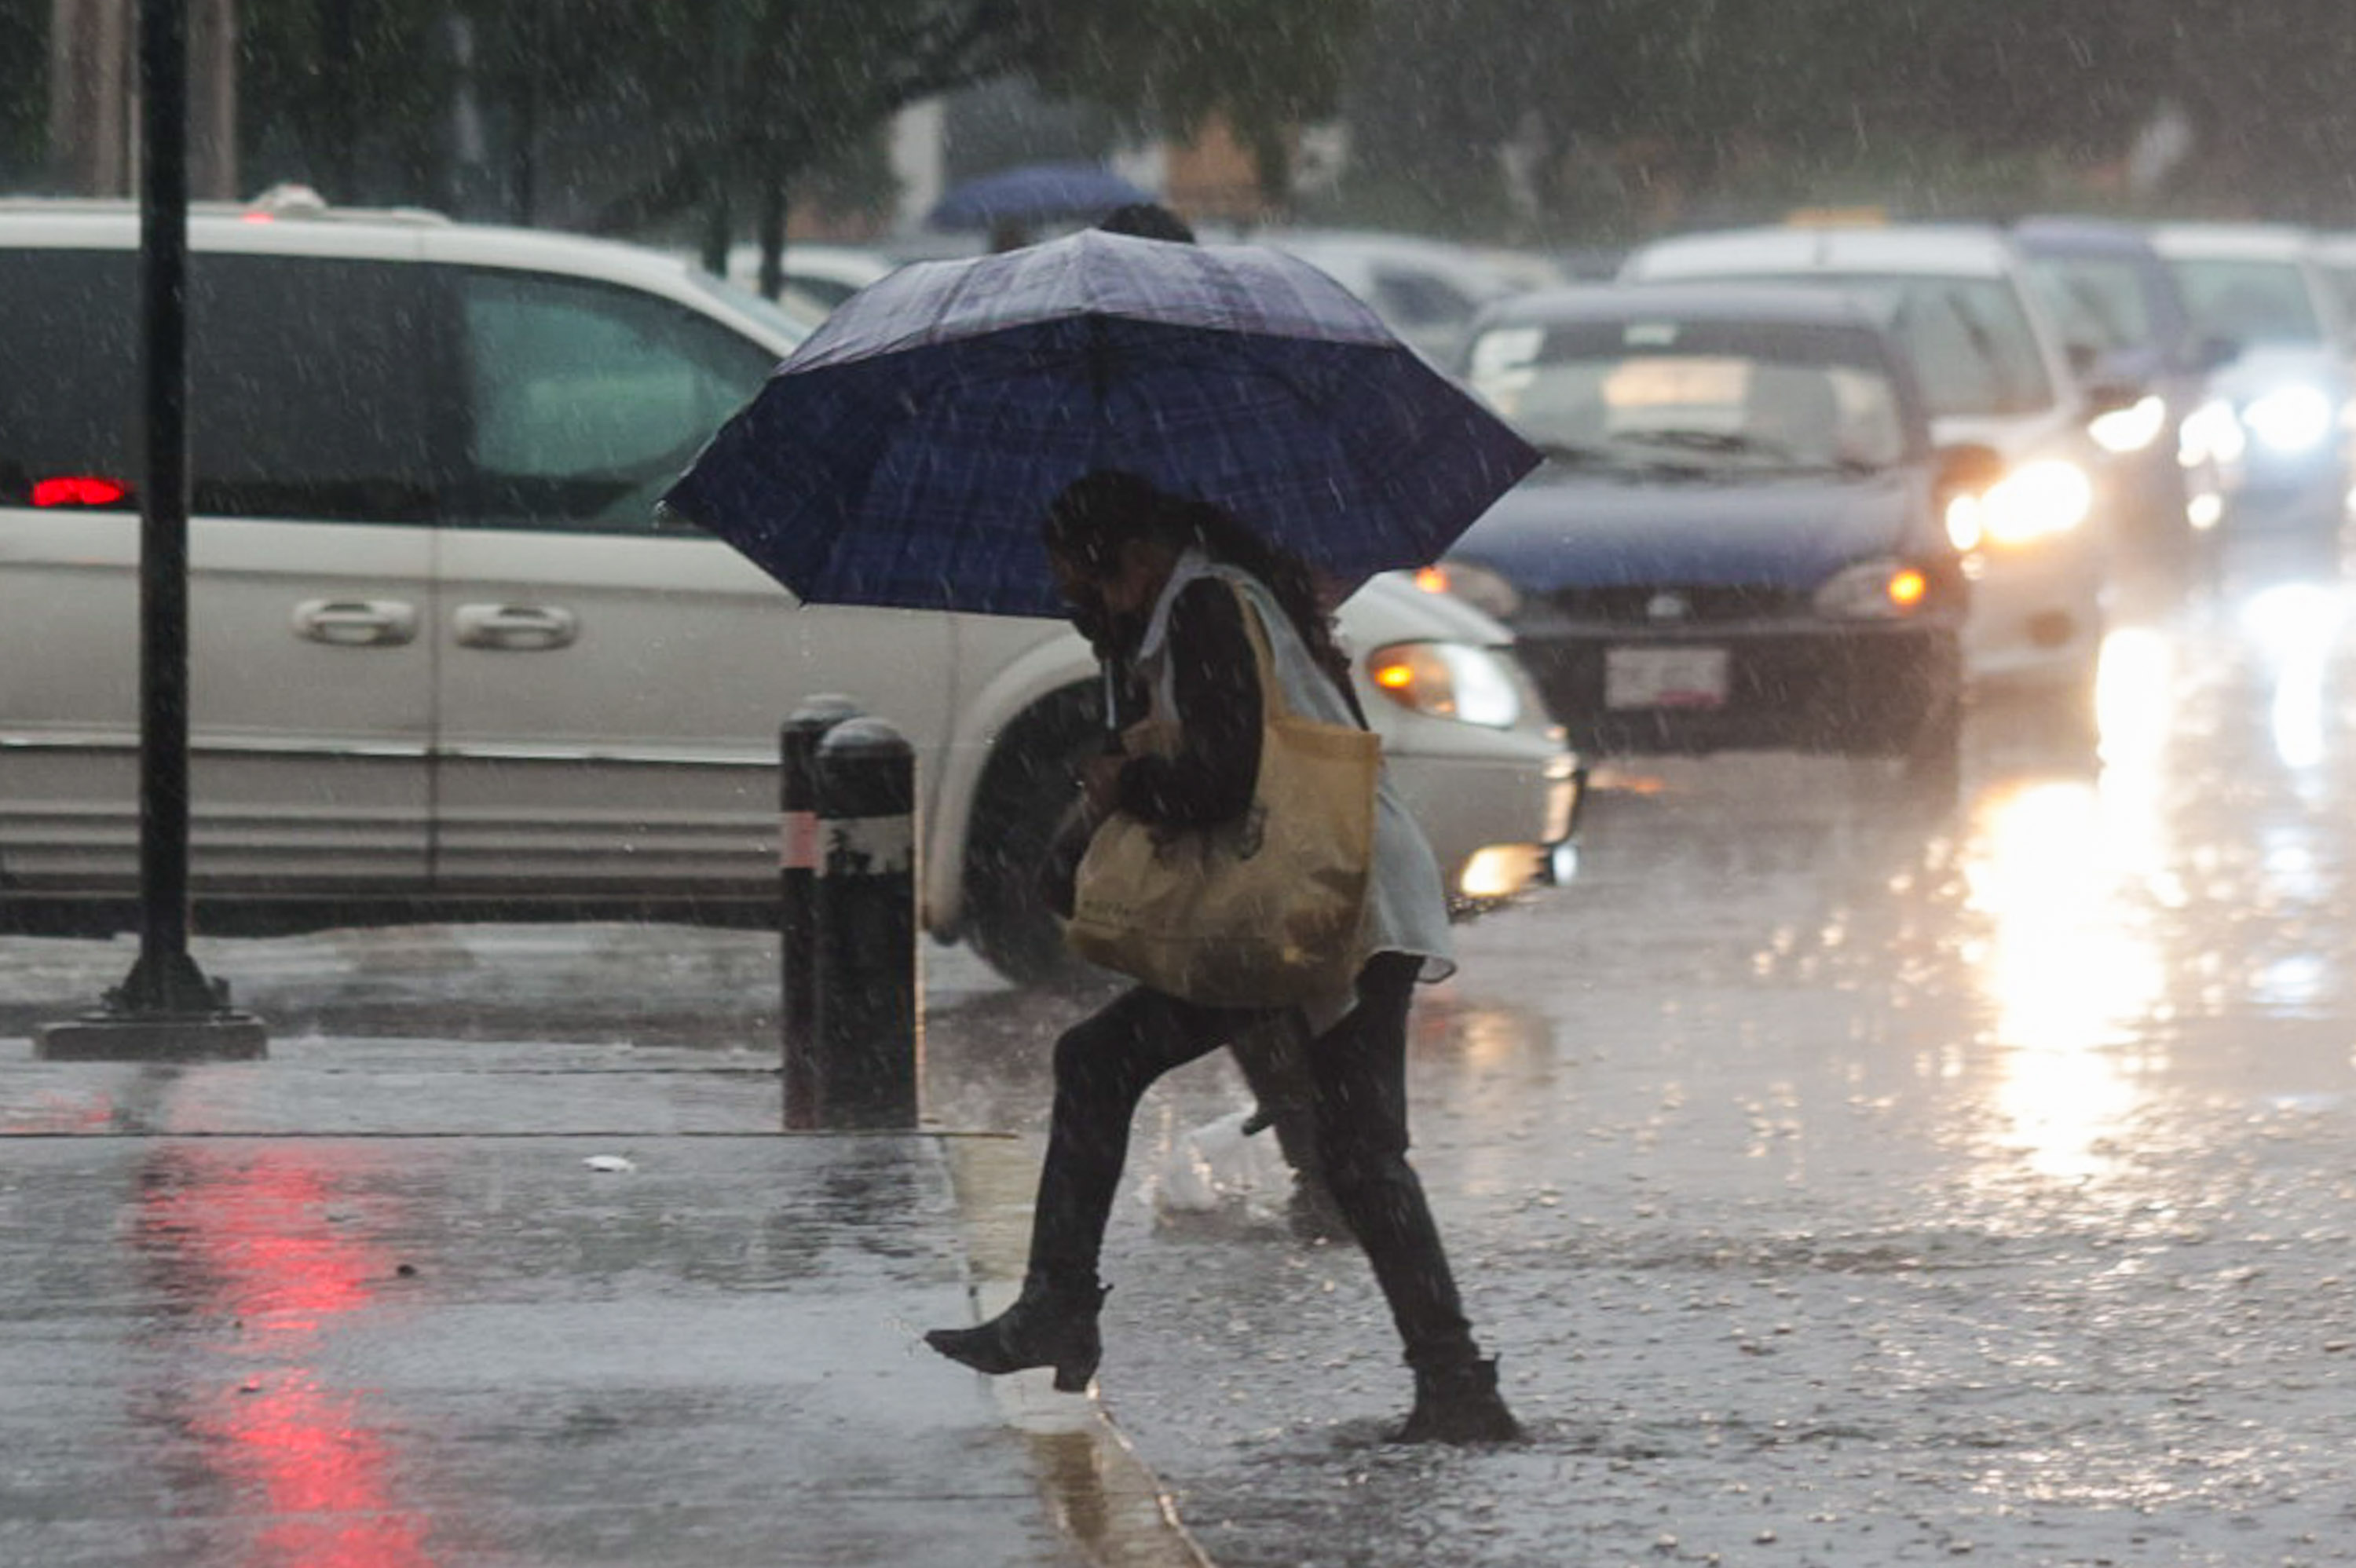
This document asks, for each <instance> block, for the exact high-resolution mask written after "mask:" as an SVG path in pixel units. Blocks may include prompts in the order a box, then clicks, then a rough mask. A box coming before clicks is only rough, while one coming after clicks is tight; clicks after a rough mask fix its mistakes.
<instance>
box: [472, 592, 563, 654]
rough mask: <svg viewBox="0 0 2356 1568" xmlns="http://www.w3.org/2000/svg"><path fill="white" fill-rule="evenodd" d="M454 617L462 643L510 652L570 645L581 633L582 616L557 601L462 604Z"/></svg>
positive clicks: (524, 652)
mask: <svg viewBox="0 0 2356 1568" xmlns="http://www.w3.org/2000/svg"><path fill="white" fill-rule="evenodd" d="M451 620H452V624H454V625H455V627H456V629H457V635H458V645H459V646H461V647H466V648H493V649H498V650H501V651H504V652H508V653H522V654H529V653H540V652H541V651H543V650H545V649H549V648H562V647H567V646H570V645H571V644H572V642H573V638H574V637H576V636H578V635H580V633H581V623H580V621H579V619H578V618H577V617H576V616H574V614H573V612H572V611H570V610H567V609H565V608H563V607H562V606H561V605H556V604H461V605H459V606H458V608H457V610H456V612H455V613H454V614H453V615H452V617H451Z"/></svg>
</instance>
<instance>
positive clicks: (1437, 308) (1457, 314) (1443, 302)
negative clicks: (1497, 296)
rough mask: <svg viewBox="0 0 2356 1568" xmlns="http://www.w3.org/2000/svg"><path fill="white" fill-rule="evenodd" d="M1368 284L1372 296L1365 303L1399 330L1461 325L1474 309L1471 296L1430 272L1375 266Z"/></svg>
mask: <svg viewBox="0 0 2356 1568" xmlns="http://www.w3.org/2000/svg"><path fill="white" fill-rule="evenodd" d="M1370 283H1371V285H1372V288H1373V291H1374V296H1375V297H1374V298H1373V299H1372V300H1370V301H1368V302H1367V303H1369V304H1372V305H1373V306H1374V307H1375V309H1376V312H1377V313H1378V314H1379V315H1381V316H1382V317H1383V319H1384V320H1386V321H1387V322H1391V323H1393V324H1395V325H1399V326H1403V327H1408V328H1415V327H1428V326H1457V325H1462V324H1463V323H1465V322H1467V321H1470V320H1471V319H1472V313H1473V311H1474V310H1475V309H1476V308H1478V307H1477V306H1476V305H1475V304H1474V303H1473V300H1472V296H1471V295H1469V294H1466V293H1463V292H1462V290H1460V289H1458V288H1457V287H1456V286H1455V285H1454V284H1452V283H1449V282H1448V281H1447V280H1446V279H1444V278H1440V277H1435V276H1434V275H1432V274H1431V273H1430V272H1402V271H1400V270H1398V269H1397V268H1394V267H1376V268H1375V269H1374V270H1373V272H1372V273H1371V274H1370Z"/></svg>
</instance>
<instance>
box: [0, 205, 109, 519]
mask: <svg viewBox="0 0 2356 1568" xmlns="http://www.w3.org/2000/svg"><path fill="white" fill-rule="evenodd" d="M136 286H137V283H136V278H135V274H134V261H133V259H132V257H131V256H130V255H129V254H128V253H127V252H122V251H49V250H24V251H0V300H5V301H7V302H8V303H7V306H6V308H5V309H0V506H10V507H21V506H28V505H31V504H33V503H34V502H35V500H36V498H38V500H39V501H40V503H41V504H42V505H59V506H62V505H83V506H87V505H91V504H94V503H97V502H99V501H100V500H101V498H102V497H103V496H106V495H107V494H108V493H109V492H110V491H112V492H114V493H115V494H114V496H113V501H114V504H115V505H117V506H119V507H134V506H135V505H137V503H136V501H135V499H134V498H133V497H132V496H130V493H129V486H130V484H131V480H132V476H133V472H134V466H135V464H136V459H137V453H136V447H135V443H136V441H137V429H136V421H137V418H138V409H139V398H138V347H137V344H136V341H135V334H136V332H137V329H138V320H139V312H138V310H137V308H136V303H135V302H136V299H137V296H136V294H135V293H134V289H135V288H136ZM44 367H47V368H48V369H49V371H50V372H51V373H48V374H44V373H42V368H44ZM83 481H87V482H89V483H81V482H83Z"/></svg>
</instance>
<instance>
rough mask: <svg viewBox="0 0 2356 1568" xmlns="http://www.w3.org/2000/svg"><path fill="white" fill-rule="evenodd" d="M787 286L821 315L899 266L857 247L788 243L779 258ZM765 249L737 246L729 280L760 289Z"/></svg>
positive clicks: (731, 251)
mask: <svg viewBox="0 0 2356 1568" xmlns="http://www.w3.org/2000/svg"><path fill="white" fill-rule="evenodd" d="M778 261H780V262H781V263H782V266H783V271H784V272H785V279H786V286H787V288H789V289H791V290H793V291H794V293H797V294H799V295H800V296H801V297H802V298H803V299H805V300H807V301H809V303H810V304H812V305H814V306H816V307H817V308H818V309H819V311H820V312H821V313H823V312H826V311H830V310H832V309H833V308H834V307H835V306H837V305H839V304H841V303H842V302H843V301H845V300H847V299H849V298H850V297H851V295H852V294H855V293H858V292H859V291H860V290H862V289H863V288H865V287H866V286H867V285H868V284H870V283H873V282H875V281H876V280H877V279H878V278H882V277H886V276H888V275H889V274H890V273H891V272H893V270H894V268H896V267H897V266H898V265H899V263H898V262H897V261H893V260H892V259H891V258H890V257H888V256H885V255H883V254H881V253H880V252H877V251H869V250H865V249H862V247H860V246H857V245H822V244H803V243H788V244H787V246H786V248H785V250H784V251H783V252H782V253H781V254H780V256H779V257H778ZM760 279H761V248H760V247H759V246H757V245H734V246H731V247H730V248H729V251H728V281H729V282H730V283H734V284H735V285H736V286H737V287H738V288H740V289H752V288H755V287H757V286H758V284H759V283H760Z"/></svg>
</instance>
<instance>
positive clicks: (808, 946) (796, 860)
mask: <svg viewBox="0 0 2356 1568" xmlns="http://www.w3.org/2000/svg"><path fill="white" fill-rule="evenodd" d="M857 717H859V704H858V703H856V702H854V701H853V700H851V699H850V698H848V697H837V696H834V695H832V694H831V693H830V694H828V695H825V696H821V697H813V698H810V699H809V700H807V701H806V702H804V703H803V704H802V705H801V706H800V707H799V708H797V709H794V710H793V712H792V713H791V714H790V715H788V716H787V720H786V722H785V724H784V726H783V727H782V728H781V729H780V730H779V731H778V732H777V813H778V846H777V883H778V887H777V935H778V938H779V941H778V954H777V1000H778V1009H777V1032H778V1035H779V1038H780V1043H781V1044H782V1046H783V1048H784V1050H783V1060H782V1066H781V1069H780V1075H781V1076H782V1077H783V1079H784V1080H785V1124H786V1127H787V1131H789V1132H806V1131H808V1130H809V1129H810V1128H812V1127H815V1126H817V1125H819V1098H818V1027H817V1018H818V746H819V741H822V740H824V739H825V738H826V732H827V731H830V730H831V729H833V728H834V727H835V726H836V725H837V724H840V723H841V722H842V721H843V720H846V719H856V718H857Z"/></svg>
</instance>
